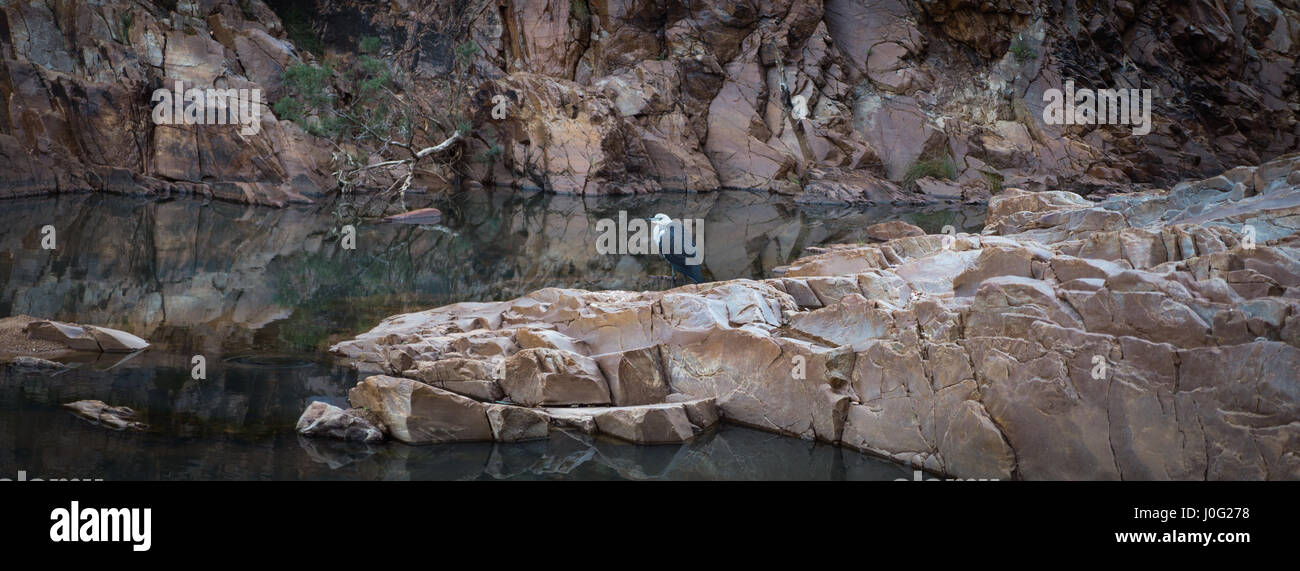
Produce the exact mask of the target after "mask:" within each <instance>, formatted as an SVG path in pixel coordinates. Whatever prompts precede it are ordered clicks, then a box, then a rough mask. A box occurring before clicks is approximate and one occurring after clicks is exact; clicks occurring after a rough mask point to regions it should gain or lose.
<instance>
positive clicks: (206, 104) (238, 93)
mask: <svg viewBox="0 0 1300 571" xmlns="http://www.w3.org/2000/svg"><path fill="white" fill-rule="evenodd" d="M149 102H150V103H153V104H154V107H153V122H154V124H156V125H242V126H243V127H241V128H240V129H239V133H240V134H241V135H245V136H248V135H256V134H257V133H258V132H260V131H261V130H262V90H261V89H211V88H209V89H198V88H190V89H185V87H184V84H182V83H181V82H180V81H177V82H176V87H175V88H174V89H170V90H169V89H155V90H154V92H153V96H151V97H150V98H149Z"/></svg>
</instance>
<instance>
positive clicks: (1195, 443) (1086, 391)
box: [335, 154, 1300, 480]
mask: <svg viewBox="0 0 1300 571" xmlns="http://www.w3.org/2000/svg"><path fill="white" fill-rule="evenodd" d="M1298 219H1300V155H1294V154H1293V155H1288V156H1286V157H1283V158H1280V159H1278V160H1276V161H1273V162H1269V163H1266V164H1265V165H1262V166H1260V167H1258V168H1239V169H1234V170H1233V171H1230V172H1229V173H1227V174H1225V175H1222V176H1218V177H1215V178H1211V179H1207V180H1203V181H1199V182H1192V183H1185V184H1180V185H1178V186H1176V187H1174V188H1173V189H1172V190H1169V191H1152V192H1147V193H1138V194H1130V195H1120V196H1115V197H1112V198H1110V199H1108V200H1106V201H1104V202H1101V203H1100V204H1096V205H1094V204H1092V203H1091V202H1089V201H1087V200H1085V199H1083V198H1081V197H1080V196H1078V195H1076V194H1073V193H1069V192H1063V191H1052V192H1041V193H1032V192H1027V191H1021V190H1018V189H1009V190H1007V191H1006V192H1004V193H1002V194H1000V195H998V196H996V197H994V199H993V201H992V202H991V203H990V205H989V213H988V224H987V226H986V229H985V230H984V232H983V233H982V234H979V235H965V234H962V235H957V236H940V235H922V236H906V237H900V238H895V239H892V240H889V241H888V242H885V243H883V244H879V245H865V246H853V245H846V246H842V247H837V248H831V249H829V250H828V251H825V252H823V253H820V254H816V255H813V256H809V257H806V258H803V259H801V260H798V261H796V262H795V263H793V264H791V265H790V266H788V267H787V268H785V269H784V271H782V272H780V273H781V274H782V277H779V278H773V279H768V280H762V281H751V280H735V281H728V282H720V283H710V284H704V285H692V286H688V287H683V288H677V289H674V290H670V291H667V292H619V291H608V292H587V291H580V290H567V289H554V288H552V289H544V290H540V291H537V292H534V293H532V294H529V295H526V296H524V297H521V298H518V299H515V300H511V301H503V302H498V303H462V304H456V305H450V306H446V307H441V308H437V309H432V310H429V311H424V312H420V313H412V314H406V315H399V316H394V317H392V318H389V319H388V320H386V321H385V322H383V323H382V324H380V325H379V326H378V327H376V328H375V329H374V330H372V331H370V332H368V333H366V334H363V335H361V336H359V337H358V338H357V339H355V340H352V341H348V342H344V343H341V344H339V345H338V346H337V347H336V348H335V350H336V351H337V352H339V353H341V354H343V355H345V356H347V357H349V358H351V359H353V360H354V362H355V363H356V366H357V367H358V368H359V369H360V370H361V371H362V372H364V373H378V374H387V375H403V376H405V377H407V379H394V378H393V377H387V376H374V377H371V378H369V379H367V380H365V381H363V382H362V383H359V384H358V386H357V388H356V389H354V390H353V393H352V404H353V405H354V406H358V407H360V406H365V407H367V408H369V409H370V410H372V411H377V412H379V414H380V415H381V416H383V417H384V418H385V421H384V422H385V423H387V424H388V425H389V426H390V427H391V426H394V425H398V424H400V425H402V426H406V424H404V423H405V422H407V421H408V420H409V421H410V422H416V423H425V424H423V425H424V426H427V423H428V422H429V420H428V419H429V418H431V417H437V416H438V415H436V414H433V413H432V412H431V411H433V412H436V410H437V407H436V406H435V404H437V403H440V402H442V401H449V400H454V401H455V402H456V403H458V406H460V407H462V408H466V407H468V408H470V409H474V407H475V406H477V407H478V408H477V409H474V410H471V411H468V412H465V414H466V415H467V416H472V417H473V418H474V422H476V423H477V424H478V425H480V428H479V433H478V437H481V438H488V437H490V436H488V435H489V434H490V431H489V430H488V429H487V428H485V427H487V426H488V419H487V417H486V416H485V415H487V414H488V413H487V412H486V410H485V409H486V408H488V407H490V406H500V405H490V404H482V403H478V402H476V400H497V399H498V398H499V397H492V398H485V397H483V396H481V394H486V393H484V389H485V386H486V387H488V388H490V387H492V386H498V387H499V388H498V390H497V391H496V393H495V394H497V395H499V394H501V393H502V392H504V394H506V395H507V396H508V397H509V398H510V399H511V400H512V401H513V402H515V403H518V404H522V405H530V406H533V407H535V408H532V409H525V410H532V411H535V412H538V413H540V414H539V416H540V417H541V418H535V419H534V421H533V422H534V423H536V424H540V425H541V429H540V430H542V431H544V430H545V428H546V426H547V425H548V424H549V426H552V427H559V428H572V424H573V423H572V419H571V417H572V416H573V415H574V414H575V413H574V412H573V411H574V410H575V409H568V408H563V406H566V405H570V404H582V405H600V406H604V407H607V408H596V409H590V408H588V409H580V410H583V411H586V412H582V413H577V414H579V415H588V416H593V417H595V419H596V422H595V423H594V424H588V425H585V426H586V428H587V429H588V430H592V431H596V432H604V433H607V434H611V435H614V436H617V437H620V438H625V439H633V440H635V438H631V437H628V436H627V435H626V434H627V433H628V432H629V429H628V428H627V427H626V426H623V425H614V426H612V427H611V428H606V426H605V425H602V424H601V423H600V422H599V418H600V415H602V414H619V415H623V416H629V415H632V413H631V412H629V411H630V410H644V409H646V408H655V407H665V406H668V407H671V406H678V407H681V406H684V405H683V404H677V405H673V404H672V403H697V402H702V403H708V405H709V406H716V409H717V411H718V414H719V415H720V416H721V417H722V418H723V419H724V420H728V421H731V422H737V423H742V424H746V425H751V426H755V427H759V428H763V429H766V430H770V431H774V432H780V433H785V434H790V435H797V436H801V437H805V438H815V439H818V440H824V441H828V442H834V443H838V444H842V445H844V446H849V447H853V448H857V449H861V450H864V451H869V452H872V453H875V454H879V455H882V456H885V457H888V458H893V459H895V460H897V461H899V462H904V463H910V464H912V465H915V466H918V467H924V468H927V469H930V470H933V471H936V472H941V473H945V474H949V475H953V476H958V477H963V478H997V479H1007V478H1024V479H1183V480H1186V479H1295V478H1297V477H1300V459H1297V457H1296V454H1295V451H1296V450H1297V449H1298V448H1300V442H1298V441H1297V439H1298V438H1300V430H1298V429H1297V427H1300V393H1298V392H1297V384H1296V371H1300V263H1297V261H1296V260H1297V259H1300V240H1298V234H1297V231H1298V230H1300V224H1297V220H1298ZM467 383H470V384H467ZM471 385H472V388H473V391H471V390H470V388H471ZM421 391H423V392H425V393H428V394H427V395H426V396H424V397H423V398H422V399H419V398H417V397H416V394H417V393H420V392H421ZM475 391H477V393H476V392H475ZM454 393H459V394H460V396H457V395H456V394H454ZM474 394H480V396H479V397H478V399H475V398H474V396H473V395H474ZM376 395H388V398H380V396H376ZM538 395H541V398H538ZM548 395H549V396H550V397H553V398H549V399H548V398H546V397H547V396H548ZM453 397H454V398H453ZM418 400H423V404H418V403H417V401H418ZM647 403H668V404H662V405H656V404H647ZM556 406H560V408H555V407H556ZM615 411H617V412H615ZM682 414H683V424H682V425H681V427H679V428H677V429H674V428H672V426H673V425H672V424H671V423H664V422H659V423H657V424H654V423H650V421H645V422H646V423H647V424H648V425H649V428H647V430H650V429H655V430H661V431H667V432H668V433H670V434H672V435H675V437H676V438H678V439H683V438H690V437H691V431H690V427H691V426H692V425H695V426H703V425H702V424H701V423H699V422H696V421H695V419H694V418H692V417H690V416H689V414H688V413H687V411H683V413H682ZM632 423H633V424H635V422H632ZM438 428H439V430H434V429H427V430H425V431H424V432H423V433H420V434H415V435H414V436H413V435H412V433H411V432H409V431H406V432H401V433H400V434H399V433H398V432H396V431H394V432H393V433H392V436H393V437H394V438H398V439H401V440H406V441H414V442H429V441H441V440H445V439H455V436H447V435H450V434H453V432H452V431H450V430H448V429H445V427H438ZM631 432H633V433H635V431H631Z"/></svg>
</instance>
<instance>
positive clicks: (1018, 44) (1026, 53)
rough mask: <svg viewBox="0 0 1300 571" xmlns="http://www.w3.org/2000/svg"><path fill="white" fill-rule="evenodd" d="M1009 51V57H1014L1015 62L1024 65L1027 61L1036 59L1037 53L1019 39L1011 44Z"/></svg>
mask: <svg viewBox="0 0 1300 571" xmlns="http://www.w3.org/2000/svg"><path fill="white" fill-rule="evenodd" d="M1010 51H1011V55H1014V56H1016V61H1018V62H1020V63H1024V62H1027V61H1029V60H1032V59H1036V58H1038V52H1037V51H1036V50H1034V48H1033V47H1032V46H1030V45H1029V44H1028V43H1027V42H1025V41H1024V40H1023V39H1020V38H1016V41H1014V42H1011V50H1010Z"/></svg>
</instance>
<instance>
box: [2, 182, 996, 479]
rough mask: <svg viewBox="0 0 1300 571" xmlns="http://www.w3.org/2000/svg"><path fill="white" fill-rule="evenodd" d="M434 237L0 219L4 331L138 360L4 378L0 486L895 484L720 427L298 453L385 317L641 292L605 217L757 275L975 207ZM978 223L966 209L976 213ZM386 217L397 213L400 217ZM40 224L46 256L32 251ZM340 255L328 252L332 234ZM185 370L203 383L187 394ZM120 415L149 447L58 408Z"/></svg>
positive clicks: (535, 200) (697, 198) (637, 261)
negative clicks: (605, 240)
mask: <svg viewBox="0 0 1300 571" xmlns="http://www.w3.org/2000/svg"><path fill="white" fill-rule="evenodd" d="M424 206H436V207H438V208H440V209H442V210H443V211H444V213H445V215H444V219H443V221H442V222H441V223H440V224H438V225H430V226H411V225H396V224H383V223H381V222H379V221H378V219H377V218H376V217H377V216H378V215H381V214H383V213H384V212H385V211H386V210H388V211H389V212H388V213H392V209H393V208H395V207H396V206H394V205H388V204H384V203H380V202H377V201H371V202H369V203H365V202H361V203H353V202H330V203H322V204H318V205H313V206H306V207H295V208H288V209H268V208H258V207H245V206H239V205H233V204H226V203H220V202H213V203H210V204H204V203H202V202H201V201H198V200H189V199H182V200H170V201H150V200H142V199H131V198H123V197H109V196H96V195H75V196H63V197H59V198H50V199H35V200H11V201H0V316H9V315H19V314H27V315H32V316H38V317H47V318H54V319H60V320H65V321H73V322H81V323H90V324H97V325H105V326H110V327H117V328H120V329H124V330H127V331H131V332H133V333H135V334H137V335H140V336H141V337H144V338H146V339H148V340H149V341H150V342H151V343H153V344H154V347H153V348H151V349H149V350H148V351H145V352H143V353H140V354H137V355H134V356H130V357H129V358H127V359H125V360H119V359H117V358H111V359H108V358H100V359H98V360H91V361H89V362H81V363H73V365H74V366H73V367H72V368H71V369H68V370H65V371H62V372H60V373H58V374H54V375H51V374H48V373H32V372H19V371H17V370H16V369H14V368H12V367H3V366H0V478H6V477H7V478H15V477H16V475H17V473H18V472H19V471H25V472H27V474H28V477H29V478H31V477H41V478H102V479H105V480H124V479H141V480H154V479H163V480H172V479H182V480H183V479H285V480H293V479H513V478H523V479H819V480H834V479H893V478H898V477H909V476H910V474H911V471H910V470H908V469H905V468H903V467H900V466H896V465H893V464H890V463H887V462H884V461H880V460H877V459H874V458H869V457H867V456H863V455H861V454H858V453H855V452H852V451H845V450H841V449H838V448H835V447H831V446H826V445H821V444H814V443H811V442H806V441H801V440H798V439H792V438H787V437H781V436H775V435H770V434H766V433H762V432H758V431H754V430H750V429H745V428H739V427H731V426H725V427H722V428H721V429H717V430H714V431H711V432H709V433H706V434H703V435H700V436H699V437H697V438H696V439H695V440H694V441H692V442H689V443H686V444H682V445H667V446H635V445H629V444H623V443H619V442H616V441H606V440H603V439H596V440H591V439H589V438H585V437H581V436H577V435H570V434H563V433H557V434H554V435H553V436H552V438H551V439H550V440H546V441H538V442H531V443H520V444H492V443H477V444H454V445H442V446H427V447H411V446H405V445H401V444H383V445H378V446H358V445H348V444H345V443H341V442H334V441H328V440H320V439H307V438H302V437H299V436H298V435H296V434H295V433H294V432H293V430H292V426H293V423H294V421H295V420H296V419H297V417H298V415H299V414H300V413H301V412H302V410H303V408H304V407H305V406H306V404H307V403H308V402H310V401H312V400H324V401H328V402H333V403H336V404H340V405H343V404H345V400H346V393H347V389H348V388H349V387H351V386H352V385H353V384H355V382H356V381H357V379H356V375H355V373H354V372H353V371H351V370H350V369H348V368H347V367H345V366H343V365H342V364H341V363H337V362H335V361H333V360H332V359H331V358H329V357H328V356H326V355H325V349H326V348H328V346H329V345H330V344H331V343H333V342H337V341H339V340H342V339H347V338H349V337H351V336H352V335H354V334H356V333H358V332H361V331H364V330H366V329H368V328H370V327H372V326H373V325H375V324H376V323H378V322H379V320H380V319H382V318H384V317H386V316H388V315H392V314H395V313H401V312H407V311H415V310H420V309H427V308H429V307H434V306H437V305H442V304H447V303H454V302H459V301H485V300H496V299H507V298H511V297H515V296H518V295H521V294H523V293H526V292H528V291H531V290H534V289H538V288H542V287H549V286H558V287H576V288H587V289H655V288H664V287H667V284H666V283H665V282H663V281H657V280H654V279H652V278H649V277H648V276H649V275H651V274H665V273H667V266H666V264H665V263H664V262H662V261H661V260H658V259H657V258H653V257H649V256H615V255H601V254H598V253H597V252H596V249H595V230H594V228H595V224H596V221H597V220H599V219H601V218H617V216H618V212H619V211H620V210H625V211H627V212H628V214H629V216H633V217H636V216H640V217H648V216H651V215H653V214H654V213H656V212H665V213H667V214H669V215H670V216H673V217H690V218H702V219H704V221H705V228H706V232H705V236H706V240H705V244H704V249H705V273H706V275H707V276H711V277H712V278H714V279H731V278H738V277H752V278H762V277H768V276H769V275H770V271H771V269H772V268H774V267H776V266H779V265H782V264H785V263H788V262H789V261H791V260H793V259H794V258H796V257H798V255H799V253H800V252H801V251H802V250H803V248H805V247H808V246H815V245H820V244H828V243H843V242H857V241H860V240H861V239H862V231H863V229H864V228H865V227H866V226H867V225H869V224H872V223H875V222H879V221H884V220H891V219H904V220H909V221H911V222H913V223H916V224H918V225H920V226H922V227H923V228H925V229H927V230H929V231H932V232H937V231H939V229H940V228H942V227H943V226H944V225H948V224H951V225H953V226H955V227H957V228H958V229H965V230H974V229H978V228H979V227H980V225H981V224H982V209H968V210H966V211H963V210H951V209H944V208H938V207H937V208H935V209H933V210H920V211H916V210H913V211H909V212H904V211H899V210H894V209H889V208H879V209H850V208H835V207H806V206H805V207H800V206H797V205H794V204H788V203H780V202H775V203H774V202H772V198H771V197H769V196H767V195H759V194H751V193H745V192H719V193H709V194H692V195H686V194H678V195H659V196H654V197H624V198H602V199H591V198H588V199H583V198H576V197H557V196H544V195H535V194H518V193H511V192H490V191H482V192H475V193H464V194H461V195H459V196H457V197H456V198H455V199H454V200H442V199H434V198H432V197H424V198H408V199H407V201H406V204H405V207H407V208H419V207H424ZM977 210H978V211H979V212H977ZM398 211H400V208H398ZM46 225H51V226H54V228H55V231H56V248H55V249H53V250H45V249H42V247H41V238H42V236H43V234H42V231H41V228H42V227H43V226H46ZM349 225H350V226H352V227H353V228H355V230H356V232H355V236H356V242H355V244H356V247H355V249H347V248H344V247H343V241H342V238H343V234H344V232H345V230H344V229H345V227H346V226H349ZM194 355H202V356H204V358H205V359H206V361H207V378H206V379H202V380H195V379H192V378H191V376H190V359H191V358H192V357H193V356H194ZM80 399H99V400H103V401H105V402H108V403H110V404H114V405H126V406H130V407H132V408H135V409H136V410H138V411H141V413H142V414H143V416H144V420H145V421H146V422H148V423H149V424H150V425H151V427H152V429H151V430H150V431H149V432H146V433H120V432H113V431H110V430H107V429H104V428H101V427H98V426H94V425H91V424H89V423H87V422H84V421H81V420H79V419H77V418H75V417H73V416H72V415H71V414H69V413H66V412H64V411H62V410H61V409H60V408H59V404H60V403H65V402H70V401H75V400H80Z"/></svg>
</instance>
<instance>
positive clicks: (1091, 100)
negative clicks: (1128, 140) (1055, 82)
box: [1043, 80, 1151, 135]
mask: <svg viewBox="0 0 1300 571" xmlns="http://www.w3.org/2000/svg"><path fill="white" fill-rule="evenodd" d="M1043 102H1044V103H1046V104H1047V105H1046V106H1044V107H1043V122H1045V123H1047V124H1048V125H1133V134H1134V135H1146V134H1147V133H1150V132H1151V90H1150V89H1095V90H1094V89H1078V90H1076V89H1075V88H1074V80H1069V81H1066V82H1065V89H1064V90H1060V89H1056V88H1054V87H1053V88H1051V89H1047V90H1044V91H1043Z"/></svg>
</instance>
